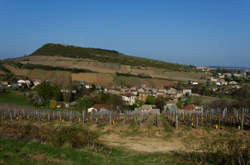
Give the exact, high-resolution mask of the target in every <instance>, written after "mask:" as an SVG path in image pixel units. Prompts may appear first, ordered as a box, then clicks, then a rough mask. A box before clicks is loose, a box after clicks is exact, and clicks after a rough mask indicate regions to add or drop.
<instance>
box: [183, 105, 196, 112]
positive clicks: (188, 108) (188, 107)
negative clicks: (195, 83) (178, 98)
mask: <svg viewBox="0 0 250 165" xmlns="http://www.w3.org/2000/svg"><path fill="white" fill-rule="evenodd" d="M181 109H182V110H189V111H192V110H195V106H194V105H186V106H184V107H182V108H181Z"/></svg>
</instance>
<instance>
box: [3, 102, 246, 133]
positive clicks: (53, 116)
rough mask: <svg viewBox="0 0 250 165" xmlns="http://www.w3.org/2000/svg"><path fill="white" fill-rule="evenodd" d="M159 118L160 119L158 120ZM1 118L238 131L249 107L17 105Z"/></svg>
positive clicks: (5, 109)
mask: <svg viewBox="0 0 250 165" xmlns="http://www.w3.org/2000/svg"><path fill="white" fill-rule="evenodd" d="M160 118H161V120H160ZM0 120H1V121H13V120H16V121H22V120H28V121H40V122H52V121H58V122H61V123H63V122H74V123H82V124H87V123H93V124H94V123H96V124H109V125H117V124H131V123H135V124H138V125H143V124H144V123H148V122H152V124H153V125H154V126H156V127H159V126H160V124H161V121H162V120H164V121H167V122H168V123H169V124H170V125H172V126H173V127H175V128H176V129H178V128H179V127H181V126H186V127H192V128H198V127H210V128H214V129H222V128H224V127H231V128H237V129H239V130H249V129H250V114H249V109H245V108H241V109H232V110H229V109H223V110H222V109H206V110H204V111H203V112H190V111H173V112H170V111H167V112H165V113H162V114H158V113H146V112H135V111H132V112H125V113H119V112H115V111H103V112H96V113H88V114H87V113H84V112H80V111H70V110H44V109H43V110H41V109H34V108H22V107H20V106H15V107H13V106H9V105H1V107H0Z"/></svg>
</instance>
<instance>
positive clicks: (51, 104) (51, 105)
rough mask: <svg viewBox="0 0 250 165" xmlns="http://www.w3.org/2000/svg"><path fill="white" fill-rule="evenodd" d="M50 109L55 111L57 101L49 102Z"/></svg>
mask: <svg viewBox="0 0 250 165" xmlns="http://www.w3.org/2000/svg"><path fill="white" fill-rule="evenodd" d="M49 108H50V109H55V108H56V101H55V100H50V102H49Z"/></svg>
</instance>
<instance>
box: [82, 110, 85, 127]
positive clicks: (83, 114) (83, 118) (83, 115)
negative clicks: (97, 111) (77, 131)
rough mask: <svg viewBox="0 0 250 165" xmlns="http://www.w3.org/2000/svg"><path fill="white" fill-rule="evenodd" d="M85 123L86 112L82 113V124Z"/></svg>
mask: <svg viewBox="0 0 250 165" xmlns="http://www.w3.org/2000/svg"><path fill="white" fill-rule="evenodd" d="M84 121H85V112H84V111H82V123H83V124H84Z"/></svg>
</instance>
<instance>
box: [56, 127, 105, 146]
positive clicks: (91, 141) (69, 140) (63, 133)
mask: <svg viewBox="0 0 250 165" xmlns="http://www.w3.org/2000/svg"><path fill="white" fill-rule="evenodd" d="M98 137H99V136H98V135H97V134H96V133H95V132H93V131H90V130H88V129H87V128H80V127H77V126H72V127H71V126H67V127H62V128H61V129H59V131H57V132H56V133H55V134H54V136H53V137H52V144H53V145H55V146H59V147H60V146H63V145H65V144H66V145H70V146H71V147H73V148H83V147H88V148H95V149H96V148H99V147H100V146H102V145H101V144H100V143H99V141H98Z"/></svg>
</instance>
